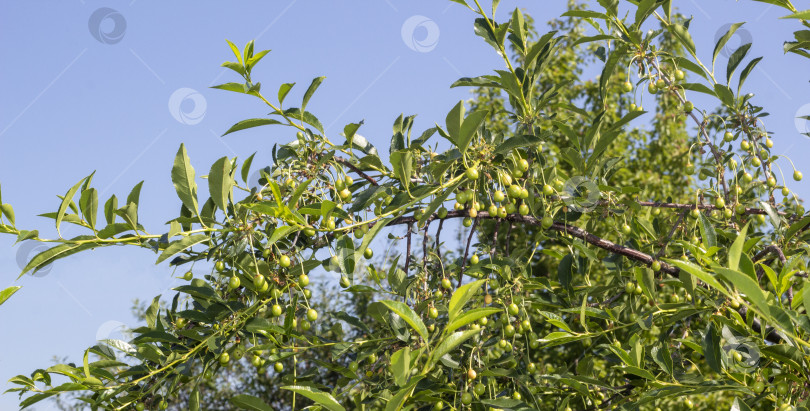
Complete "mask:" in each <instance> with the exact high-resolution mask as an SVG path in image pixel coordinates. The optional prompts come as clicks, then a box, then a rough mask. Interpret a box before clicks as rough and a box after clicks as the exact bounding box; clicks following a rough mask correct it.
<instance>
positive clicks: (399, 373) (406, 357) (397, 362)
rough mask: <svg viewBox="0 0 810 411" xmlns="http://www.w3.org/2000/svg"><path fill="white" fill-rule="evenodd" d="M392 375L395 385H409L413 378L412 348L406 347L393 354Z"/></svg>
mask: <svg viewBox="0 0 810 411" xmlns="http://www.w3.org/2000/svg"><path fill="white" fill-rule="evenodd" d="M390 367H391V375H393V376H394V383H395V384H396V385H398V386H400V387H403V386H405V384H407V383H408V377H410V376H411V347H405V348H402V349H401V350H399V351H397V352H395V353H393V354H391V365H390Z"/></svg>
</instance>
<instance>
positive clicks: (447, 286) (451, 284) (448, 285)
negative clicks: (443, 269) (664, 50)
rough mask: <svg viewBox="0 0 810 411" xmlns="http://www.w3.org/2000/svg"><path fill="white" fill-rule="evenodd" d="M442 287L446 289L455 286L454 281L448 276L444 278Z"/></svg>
mask: <svg viewBox="0 0 810 411" xmlns="http://www.w3.org/2000/svg"><path fill="white" fill-rule="evenodd" d="M442 288H444V289H445V290H449V289H451V288H453V283H451V282H450V280H449V279H448V278H447V277H445V278H442Z"/></svg>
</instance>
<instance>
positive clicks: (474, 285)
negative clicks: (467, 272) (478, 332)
mask: <svg viewBox="0 0 810 411" xmlns="http://www.w3.org/2000/svg"><path fill="white" fill-rule="evenodd" d="M485 282H486V280H478V281H473V282H471V283H467V284H464V285H462V286H461V287H458V289H456V291H455V292H453V296H452V297H450V303H449V304H448V306H447V315H448V318H449V322H453V320H455V319H456V317H458V315H459V314H460V313H461V309H462V308H464V305H465V304H467V302H468V301H470V298H472V297H473V296H475V293H477V292H478V290H479V289H480V288H481V286H482V285H484V283H485ZM457 328H458V327H457Z"/></svg>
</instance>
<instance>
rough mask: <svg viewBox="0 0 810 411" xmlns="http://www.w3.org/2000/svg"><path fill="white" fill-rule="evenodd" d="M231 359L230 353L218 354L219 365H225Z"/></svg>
mask: <svg viewBox="0 0 810 411" xmlns="http://www.w3.org/2000/svg"><path fill="white" fill-rule="evenodd" d="M230 361H231V355H230V354H228V353H226V352H224V353H222V355H220V356H219V363H220V364H221V365H225V364H227V363H229V362H230Z"/></svg>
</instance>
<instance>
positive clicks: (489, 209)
mask: <svg viewBox="0 0 810 411" xmlns="http://www.w3.org/2000/svg"><path fill="white" fill-rule="evenodd" d="M487 213H489V215H491V216H496V215H498V206H496V205H495V204H490V205H489V207H487Z"/></svg>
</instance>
